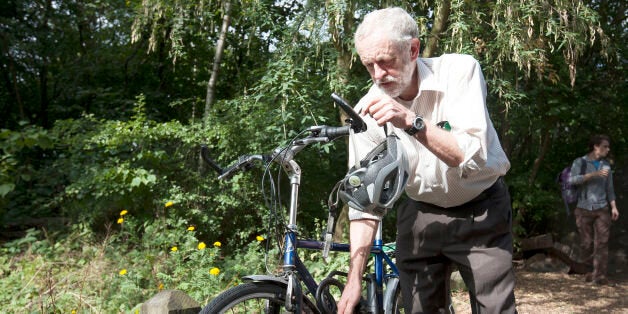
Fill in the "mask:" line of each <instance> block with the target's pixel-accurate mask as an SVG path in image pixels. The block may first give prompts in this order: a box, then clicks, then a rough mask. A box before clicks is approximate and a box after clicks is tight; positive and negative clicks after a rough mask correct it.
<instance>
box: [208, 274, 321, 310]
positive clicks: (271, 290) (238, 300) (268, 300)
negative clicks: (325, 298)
mask: <svg viewBox="0 0 628 314" xmlns="http://www.w3.org/2000/svg"><path fill="white" fill-rule="evenodd" d="M285 302H286V287H285V286H280V285H278V284H276V283H271V282H249V283H245V284H241V285H238V286H235V287H233V288H231V289H229V290H227V291H225V292H223V293H221V294H219V295H218V296H217V297H216V298H214V299H213V300H211V302H209V304H207V305H206V306H205V307H204V308H203V310H202V311H201V314H222V313H246V314H248V313H260V314H261V313H264V314H266V313H273V314H279V313H288V312H287V311H286V309H285V307H284V305H285ZM301 312H302V313H308V314H310V313H318V310H317V309H316V306H314V305H313V304H312V303H311V302H310V301H309V299H307V298H305V297H304V298H303V304H302V305H301Z"/></svg>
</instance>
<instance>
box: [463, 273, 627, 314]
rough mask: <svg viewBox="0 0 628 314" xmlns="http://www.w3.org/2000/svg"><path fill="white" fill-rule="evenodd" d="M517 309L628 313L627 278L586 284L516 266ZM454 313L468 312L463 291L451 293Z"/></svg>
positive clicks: (576, 278)
mask: <svg viewBox="0 0 628 314" xmlns="http://www.w3.org/2000/svg"><path fill="white" fill-rule="evenodd" d="M515 273H516V276H517V285H516V287H515V298H516V303H517V311H518V312H519V313H520V314H526V313H530V314H532V313H534V314H537V313H552V314H553V313H574V314H575V313H628V278H613V280H612V281H611V282H612V283H614V286H610V285H604V286H598V285H594V284H591V283H587V282H585V280H584V275H576V274H573V275H571V274H565V273H560V272H553V273H549V272H548V273H540V272H533V271H529V270H526V269H523V268H521V269H516V270H515ZM453 303H454V309H455V311H456V313H458V314H468V313H471V307H470V306H469V296H468V294H467V293H466V292H462V291H461V292H455V293H454V294H453Z"/></svg>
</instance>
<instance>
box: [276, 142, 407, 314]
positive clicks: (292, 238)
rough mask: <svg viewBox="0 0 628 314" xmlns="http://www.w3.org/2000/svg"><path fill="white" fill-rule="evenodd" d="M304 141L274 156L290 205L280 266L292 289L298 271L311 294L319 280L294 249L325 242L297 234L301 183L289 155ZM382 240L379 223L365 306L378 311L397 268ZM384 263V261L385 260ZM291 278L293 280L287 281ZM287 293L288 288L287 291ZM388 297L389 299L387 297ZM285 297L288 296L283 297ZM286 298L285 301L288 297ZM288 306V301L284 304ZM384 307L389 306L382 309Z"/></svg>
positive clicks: (336, 247)
mask: <svg viewBox="0 0 628 314" xmlns="http://www.w3.org/2000/svg"><path fill="white" fill-rule="evenodd" d="M304 146H305V145H294V146H293V147H292V149H290V150H289V151H291V152H292V153H290V154H284V155H283V156H282V157H283V158H278V159H276V160H277V161H278V162H280V161H281V162H280V164H281V166H282V167H283V170H284V171H285V173H286V174H287V175H288V177H289V179H290V185H291V192H290V209H289V214H288V225H287V228H288V230H287V231H286V233H285V236H284V245H285V251H284V255H283V266H282V267H283V270H284V273H286V274H287V275H288V278H289V279H288V280H289V282H288V286H289V287H294V288H293V289H294V290H295V291H297V294H298V293H299V291H301V287H296V286H295V285H299V281H298V280H296V281H295V280H294V279H293V278H294V277H293V276H292V274H294V273H295V271H296V274H298V276H299V277H300V278H301V281H302V282H303V283H304V284H305V286H306V288H307V289H308V291H309V292H310V293H312V294H314V293H315V292H316V291H317V289H318V283H316V281H315V280H314V278H313V277H312V275H311V274H310V272H309V271H308V270H307V268H306V267H305V265H304V264H303V262H302V261H301V260H300V259H299V256H298V253H297V249H299V248H303V249H312V250H322V249H323V247H324V245H325V242H323V241H313V240H300V239H298V237H297V212H298V197H299V188H300V185H301V168H300V167H299V165H298V164H297V163H296V162H295V161H294V160H293V159H292V158H291V157H293V156H294V155H296V153H297V152H298V151H300V150H301V149H303V147H304ZM383 245H384V243H383V240H382V226H381V224H378V228H377V233H376V236H375V240H374V241H373V245H372V247H371V254H373V258H374V273H373V274H372V275H373V277H374V278H367V280H369V286H368V287H369V289H368V291H369V292H368V294H369V295H368V298H367V300H368V302H369V304H368V307H369V311H370V312H371V313H379V312H380V309H382V305H387V304H390V302H388V301H390V299H392V298H393V297H394V296H393V295H384V293H383V290H384V289H383V287H384V280H385V279H391V278H392V279H393V282H391V283H388V284H387V288H388V289H387V291H391V293H390V294H392V291H394V289H391V288H392V287H390V285H394V286H395V287H396V285H397V283H398V277H399V271H398V270H397V267H396V265H395V264H394V262H393V261H392V259H391V258H390V257H389V256H388V255H387V254H386V253H385V252H384V250H383ZM330 250H331V251H335V252H349V250H350V246H349V244H345V243H331V247H330ZM384 263H385V264H384ZM385 265H387V266H388V267H389V268H390V269H391V271H392V274H391V275H389V278H385V272H384V268H385ZM290 281H294V282H290ZM288 294H289V295H290V292H288ZM295 297H296V299H297V300H301V295H295ZM386 297H387V298H390V299H386ZM286 299H287V300H288V298H286ZM287 302H288V301H287ZM287 307H288V308H289V305H288V304H287ZM296 308H297V309H300V306H299V305H297V307H296ZM383 310H384V311H386V310H389V309H383Z"/></svg>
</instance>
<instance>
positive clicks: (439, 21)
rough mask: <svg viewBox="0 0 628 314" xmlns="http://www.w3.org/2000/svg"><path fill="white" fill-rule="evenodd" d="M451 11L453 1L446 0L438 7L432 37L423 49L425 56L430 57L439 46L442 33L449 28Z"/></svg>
mask: <svg viewBox="0 0 628 314" xmlns="http://www.w3.org/2000/svg"><path fill="white" fill-rule="evenodd" d="M450 12H451V2H450V1H449V0H444V1H443V2H442V3H441V6H440V7H439V8H438V12H437V13H436V17H435V19H434V26H433V27H432V32H431V34H430V37H429V38H428V39H427V44H426V45H425V48H424V49H423V58H429V57H431V56H432V54H434V52H435V51H436V49H437V48H438V41H439V40H440V34H441V33H442V32H443V31H445V29H447V21H448V20H449V13H450Z"/></svg>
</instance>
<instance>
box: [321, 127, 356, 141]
mask: <svg viewBox="0 0 628 314" xmlns="http://www.w3.org/2000/svg"><path fill="white" fill-rule="evenodd" d="M349 130H351V126H348V125H346V126H340V127H326V128H324V129H322V130H321V134H320V135H321V136H324V137H327V138H329V139H335V138H337V137H341V136H347V135H349Z"/></svg>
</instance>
